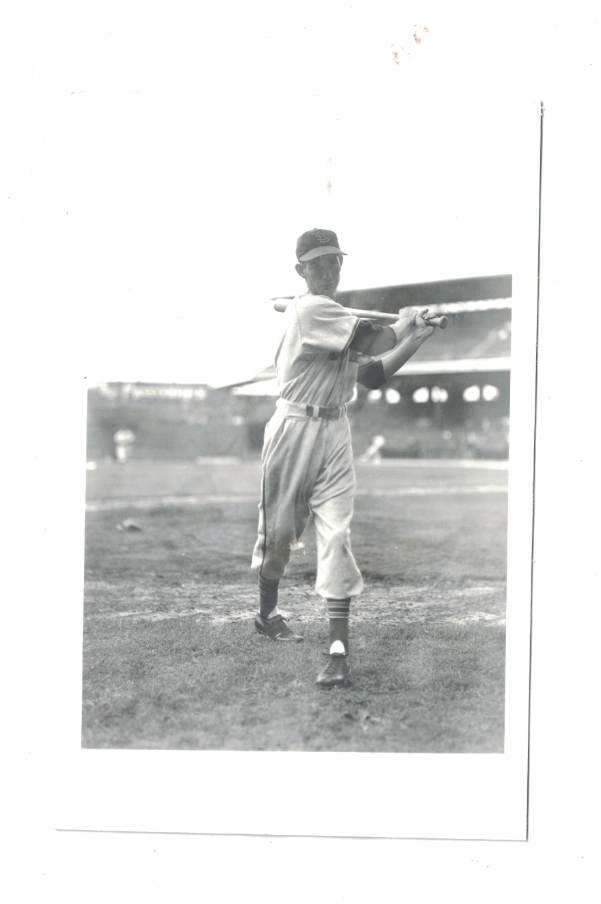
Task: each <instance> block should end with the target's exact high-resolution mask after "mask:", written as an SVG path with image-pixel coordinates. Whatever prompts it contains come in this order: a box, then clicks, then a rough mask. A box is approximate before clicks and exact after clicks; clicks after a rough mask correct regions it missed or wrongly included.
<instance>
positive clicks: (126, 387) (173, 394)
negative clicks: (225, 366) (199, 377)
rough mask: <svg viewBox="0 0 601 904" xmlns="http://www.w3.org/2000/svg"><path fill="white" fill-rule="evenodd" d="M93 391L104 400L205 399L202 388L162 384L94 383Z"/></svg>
mask: <svg viewBox="0 0 601 904" xmlns="http://www.w3.org/2000/svg"><path fill="white" fill-rule="evenodd" d="M89 388H90V389H95V390H96V391H97V392H98V393H100V395H102V396H104V398H105V399H121V400H129V399H134V400H137V399H177V400H182V399H183V400H186V401H187V400H191V399H195V400H202V399H206V397H207V390H206V387H204V386H181V385H168V384H167V385H166V384H164V383H157V384H153V383H96V384H95V385H92V386H90V387H89Z"/></svg>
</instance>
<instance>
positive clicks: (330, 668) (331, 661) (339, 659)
mask: <svg viewBox="0 0 601 904" xmlns="http://www.w3.org/2000/svg"><path fill="white" fill-rule="evenodd" d="M350 674H351V666H350V663H349V658H348V653H330V654H329V655H328V664H327V665H326V667H325V668H323V669H322V670H321V672H320V673H319V675H318V676H317V681H316V682H315V683H316V684H317V685H318V686H319V687H326V688H327V687H346V686H347V685H349V684H350V683H351V679H350V677H349V675H350Z"/></svg>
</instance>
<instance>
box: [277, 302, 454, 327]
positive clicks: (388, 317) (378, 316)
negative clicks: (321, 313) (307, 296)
mask: <svg viewBox="0 0 601 904" xmlns="http://www.w3.org/2000/svg"><path fill="white" fill-rule="evenodd" d="M273 306H274V308H275V309H276V311H279V312H280V314H283V313H284V311H285V310H286V308H287V307H288V302H287V301H276V302H275V303H274V305H273ZM347 310H348V311H350V312H351V314H354V316H355V317H363V318H364V319H365V320H378V321H379V322H380V323H394V322H395V321H396V320H398V319H399V318H398V314H383V313H382V311H360V310H359V309H358V308H347ZM424 320H425V321H426V323H427V324H429V325H430V326H437V327H440V329H441V330H446V328H447V324H448V322H449V320H448V318H447V317H445V316H444V314H443V315H442V317H436V315H434V314H428V313H426V316H425V317H424Z"/></svg>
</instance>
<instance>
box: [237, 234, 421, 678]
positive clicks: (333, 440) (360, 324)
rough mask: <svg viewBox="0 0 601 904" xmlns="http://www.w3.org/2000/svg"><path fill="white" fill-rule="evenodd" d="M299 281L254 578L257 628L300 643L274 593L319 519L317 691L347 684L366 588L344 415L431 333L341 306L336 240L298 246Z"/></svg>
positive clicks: (314, 239)
mask: <svg viewBox="0 0 601 904" xmlns="http://www.w3.org/2000/svg"><path fill="white" fill-rule="evenodd" d="M296 256H297V264H296V271H297V273H298V274H299V275H300V276H301V277H302V278H303V279H304V280H305V282H306V285H307V292H306V294H303V295H300V296H298V297H297V298H295V299H294V300H293V301H292V302H291V303H290V304H289V306H288V308H287V310H286V313H285V315H284V316H285V329H284V335H283V337H282V339H281V342H280V345H279V348H278V350H277V353H276V358H275V364H276V370H277V378H278V385H279V389H280V398H279V399H278V401H277V405H276V411H275V414H274V415H273V417H272V418H271V420H270V421H269V423H268V424H267V426H266V428H265V440H264V446H263V455H262V463H263V473H262V484H261V502H260V504H259V528H258V536H257V542H256V544H255V548H254V552H253V557H252V566H251V567H252V569H253V570H254V571H256V572H258V577H259V612H258V613H257V615H256V617H255V628H256V630H257V631H258V632H259V633H260V634H263V635H265V636H266V637H269V638H271V639H272V640H275V641H289V642H300V641H302V640H303V638H302V637H301V636H300V635H298V634H295V633H294V632H293V631H292V630H291V629H290V628H289V627H288V625H287V624H286V622H285V620H284V619H283V617H282V616H281V614H280V613H279V611H278V587H279V581H280V578H282V577H283V575H284V574H285V573H286V567H287V565H288V562H289V559H290V552H291V548H293V547H294V546H295V545H296V544H298V542H299V540H300V537H301V535H302V533H303V531H304V529H305V526H306V524H307V520H308V518H309V516H310V515H313V520H314V524H315V533H316V541H317V579H316V585H315V589H316V592H317V593H318V594H319V595H320V596H321V597H323V598H324V599H325V600H326V604H327V609H328V615H329V626H330V637H329V641H330V647H329V656H328V662H327V664H326V666H325V668H324V669H323V670H322V671H321V672H320V674H319V675H318V677H317V684H318V685H319V686H320V687H324V688H328V687H334V686H337V685H346V684H348V683H350V681H349V675H350V663H349V628H348V623H349V611H350V603H351V599H352V598H353V597H356V596H358V595H359V594H360V593H361V591H362V590H363V579H362V577H361V573H360V571H359V569H358V567H357V564H356V562H355V559H354V557H353V554H352V551H351V541H350V524H351V518H352V515H353V501H354V492H355V473H354V468H353V455H352V448H351V434H350V428H349V422H348V418H347V416H346V406H347V404H348V402H349V401H350V400H351V398H352V395H353V391H354V388H355V383H356V382H357V380H359V382H361V383H362V384H363V385H365V386H367V387H369V388H370V389H376V388H378V387H379V386H381V385H382V383H383V382H385V380H386V379H387V378H388V377H390V376H392V374H394V373H395V372H396V371H397V370H398V368H399V367H401V366H402V364H403V363H404V362H405V361H407V360H408V358H410V357H411V355H412V354H413V353H414V352H415V351H416V350H417V349H418V348H419V346H420V345H421V344H422V343H423V342H424V341H425V339H427V338H428V336H430V335H431V334H432V332H433V331H434V327H433V326H431V325H428V323H427V308H424V309H420V310H417V309H416V308H403V309H401V310H400V311H399V319H398V320H397V321H396V322H394V323H393V324H392V325H391V326H375V325H373V324H372V323H370V322H369V321H367V320H361V319H359V318H358V317H356V316H354V315H353V313H352V310H350V309H346V308H344V307H343V306H342V305H340V304H338V303H337V302H336V301H335V296H336V290H337V288H338V283H339V281H340V271H341V268H342V261H343V256H344V252H343V251H341V249H340V246H339V244H338V239H337V236H336V233H334V232H332V231H330V230H327V229H312V230H310V231H309V232H305V233H304V234H303V235H301V237H300V238H299V240H298V242H297V247H296Z"/></svg>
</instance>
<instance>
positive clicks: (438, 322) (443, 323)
mask: <svg viewBox="0 0 601 904" xmlns="http://www.w3.org/2000/svg"><path fill="white" fill-rule="evenodd" d="M423 319H424V320H425V321H426V323H427V324H428V326H438V327H440V329H441V330H446V328H447V325H448V323H449V319H448V317H445V316H444V314H443V315H442V317H435V316H428V315H427V314H426V316H425V317H424V318H423Z"/></svg>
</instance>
